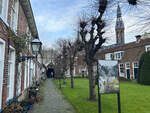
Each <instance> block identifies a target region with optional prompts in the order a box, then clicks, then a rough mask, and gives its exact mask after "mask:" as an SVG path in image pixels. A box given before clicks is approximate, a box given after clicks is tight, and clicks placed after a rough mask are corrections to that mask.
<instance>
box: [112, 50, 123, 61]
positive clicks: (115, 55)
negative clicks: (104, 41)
mask: <svg viewBox="0 0 150 113" xmlns="http://www.w3.org/2000/svg"><path fill="white" fill-rule="evenodd" d="M123 56H124V52H123V51H119V52H115V53H114V59H115V60H121V59H122V57H123Z"/></svg>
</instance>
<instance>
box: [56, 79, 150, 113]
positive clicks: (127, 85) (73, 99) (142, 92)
mask: <svg viewBox="0 0 150 113" xmlns="http://www.w3.org/2000/svg"><path fill="white" fill-rule="evenodd" d="M55 82H56V84H58V81H57V80H55ZM96 89H97V88H96ZM61 91H62V93H63V94H64V95H65V97H66V98H67V99H68V100H69V102H70V103H71V104H72V105H73V107H74V108H75V109H76V111H77V113H98V103H97V101H95V102H91V101H88V97H89V84H88V79H75V88H74V89H71V88H70V79H67V83H66V86H65V88H62V89H61ZM120 95H121V109H122V113H150V86H143V85H139V84H136V83H132V82H121V83H120ZM101 99H102V102H101V104H102V113H117V110H118V108H117V94H106V95H102V96H101Z"/></svg>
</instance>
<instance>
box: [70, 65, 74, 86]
mask: <svg viewBox="0 0 150 113" xmlns="http://www.w3.org/2000/svg"><path fill="white" fill-rule="evenodd" d="M70 76H71V88H74V77H73V65H70Z"/></svg>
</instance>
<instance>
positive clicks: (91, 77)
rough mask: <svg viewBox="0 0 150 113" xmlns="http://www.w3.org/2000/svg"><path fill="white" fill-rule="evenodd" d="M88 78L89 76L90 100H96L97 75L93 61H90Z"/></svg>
mask: <svg viewBox="0 0 150 113" xmlns="http://www.w3.org/2000/svg"><path fill="white" fill-rule="evenodd" d="M88 64H89V65H88V78H89V90H90V91H89V93H90V98H89V99H90V100H94V101H95V100H96V91H95V77H94V72H93V63H92V61H91V63H88Z"/></svg>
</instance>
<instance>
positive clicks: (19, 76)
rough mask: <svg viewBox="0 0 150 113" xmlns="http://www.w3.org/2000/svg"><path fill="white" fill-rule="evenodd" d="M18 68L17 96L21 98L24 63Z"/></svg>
mask: <svg viewBox="0 0 150 113" xmlns="http://www.w3.org/2000/svg"><path fill="white" fill-rule="evenodd" d="M17 68H18V73H17V85H16V95H17V96H19V95H20V93H21V79H22V63H19V64H18V67H17Z"/></svg>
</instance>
